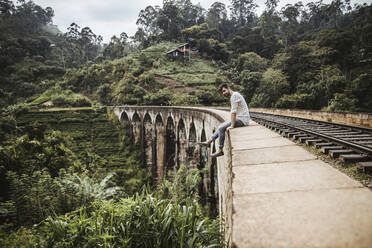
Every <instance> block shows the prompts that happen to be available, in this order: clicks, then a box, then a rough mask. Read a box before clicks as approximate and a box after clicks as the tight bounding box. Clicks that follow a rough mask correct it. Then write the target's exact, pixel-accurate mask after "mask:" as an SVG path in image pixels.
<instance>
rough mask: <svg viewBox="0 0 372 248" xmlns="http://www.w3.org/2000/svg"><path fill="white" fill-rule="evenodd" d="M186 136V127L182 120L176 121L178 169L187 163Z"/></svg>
mask: <svg viewBox="0 0 372 248" xmlns="http://www.w3.org/2000/svg"><path fill="white" fill-rule="evenodd" d="M186 149H187V135H186V127H185V123H184V121H183V119H180V120H179V121H178V126H177V167H178V168H179V167H180V166H181V164H183V165H186V161H187V154H186Z"/></svg>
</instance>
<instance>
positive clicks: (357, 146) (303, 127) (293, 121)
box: [251, 112, 372, 172]
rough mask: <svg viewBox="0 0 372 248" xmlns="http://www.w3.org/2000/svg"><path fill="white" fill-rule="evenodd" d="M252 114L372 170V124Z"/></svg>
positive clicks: (327, 152)
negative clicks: (369, 126) (361, 124)
mask: <svg viewBox="0 0 372 248" xmlns="http://www.w3.org/2000/svg"><path fill="white" fill-rule="evenodd" d="M251 118H252V119H253V120H254V121H255V122H257V123H259V124H261V125H264V126H266V127H268V128H270V129H272V130H275V131H277V132H279V133H281V134H282V135H284V136H286V137H288V138H293V139H295V140H299V141H300V142H302V143H306V144H307V145H315V147H316V148H319V149H321V150H322V152H323V153H325V154H329V155H330V156H331V157H332V158H335V159H339V160H341V161H343V162H358V167H359V169H360V170H362V171H364V172H371V171H372V128H363V127H356V126H349V125H343V124H336V123H330V122H323V121H315V120H309V119H303V118H296V117H289V116H281V115H273V114H264V113H256V112H251Z"/></svg>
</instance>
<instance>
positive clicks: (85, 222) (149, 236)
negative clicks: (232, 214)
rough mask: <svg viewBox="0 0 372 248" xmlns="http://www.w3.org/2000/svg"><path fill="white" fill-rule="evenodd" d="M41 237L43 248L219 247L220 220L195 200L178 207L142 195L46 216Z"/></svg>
mask: <svg viewBox="0 0 372 248" xmlns="http://www.w3.org/2000/svg"><path fill="white" fill-rule="evenodd" d="M40 234H41V235H43V237H44V238H45V239H46V241H47V243H48V247H66V248H68V247H74V248H75V247H76V248H79V247H113V248H114V247H132V248H136V247H138V248H140V247H141V248H142V247H185V248H186V247H189V248H191V247H223V242H222V235H221V233H220V232H219V222H218V221H217V220H211V219H208V218H205V217H204V216H203V214H202V212H201V211H200V207H199V205H198V203H197V202H196V201H188V202H187V203H186V204H185V205H179V204H173V203H171V202H169V201H168V200H159V199H157V198H154V197H153V196H152V195H150V194H145V193H142V194H141V195H139V194H137V195H136V196H135V197H132V198H126V199H122V200H120V201H119V202H113V201H101V202H95V203H94V204H93V205H92V206H91V207H89V208H86V207H84V208H81V209H79V210H78V211H75V212H73V213H70V214H68V215H65V216H60V217H58V218H48V219H47V221H45V222H44V224H43V227H42V228H41V229H40Z"/></svg>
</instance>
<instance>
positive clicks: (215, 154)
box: [211, 152, 224, 158]
mask: <svg viewBox="0 0 372 248" xmlns="http://www.w3.org/2000/svg"><path fill="white" fill-rule="evenodd" d="M223 155H224V154H223V152H215V153H212V154H211V157H212V158H217V157H220V156H223Z"/></svg>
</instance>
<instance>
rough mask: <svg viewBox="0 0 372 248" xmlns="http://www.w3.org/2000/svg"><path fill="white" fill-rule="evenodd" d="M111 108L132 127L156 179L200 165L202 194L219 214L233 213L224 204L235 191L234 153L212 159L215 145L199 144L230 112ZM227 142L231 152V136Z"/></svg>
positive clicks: (144, 107)
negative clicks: (232, 189)
mask: <svg viewBox="0 0 372 248" xmlns="http://www.w3.org/2000/svg"><path fill="white" fill-rule="evenodd" d="M112 110H113V112H114V113H115V115H116V116H117V117H118V118H119V120H120V122H121V123H122V124H123V125H124V126H126V128H129V130H130V133H131V137H132V142H133V143H134V144H137V145H139V146H140V147H141V151H142V158H143V161H144V166H146V167H148V168H150V169H151V171H152V176H153V179H154V180H155V181H158V182H160V181H161V180H162V179H163V178H164V175H166V174H167V172H168V171H171V170H173V171H175V170H177V169H178V168H179V167H180V166H181V165H182V164H183V165H185V166H187V167H188V168H198V169H199V170H201V176H202V185H200V187H199V189H198V193H199V195H200V196H202V198H204V199H207V202H206V204H208V205H209V206H210V207H212V208H214V209H217V208H218V212H219V213H220V214H221V213H222V215H220V216H226V214H227V211H229V212H230V214H227V215H228V216H231V212H232V208H231V207H228V205H229V204H225V203H224V201H226V199H231V194H232V192H231V156H224V157H221V158H219V159H218V160H217V159H211V158H210V157H209V156H208V153H209V152H214V151H215V150H216V145H215V144H213V145H212V147H211V148H210V150H209V149H208V148H206V147H201V146H199V145H198V144H197V142H201V141H205V140H207V139H208V137H210V136H211V135H212V133H213V132H214V131H215V130H216V128H217V127H218V125H219V124H220V123H221V122H223V121H224V119H225V117H226V114H227V112H225V111H220V110H215V109H205V108H194V107H165V106H164V107H163V106H116V107H112ZM226 144H227V145H226V147H227V148H225V150H226V151H225V152H227V153H229V151H230V146H229V144H230V143H229V137H227V140H226ZM229 154H231V153H229ZM217 161H218V163H217ZM229 165H230V169H229ZM229 173H230V174H229ZM229 184H230V185H229ZM217 201H219V202H218V204H217ZM227 201H228V200H227ZM229 223H231V221H230V222H229V221H225V224H226V225H229ZM225 228H228V226H226V227H225Z"/></svg>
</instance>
